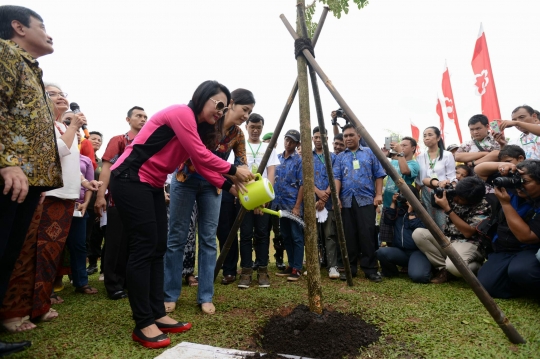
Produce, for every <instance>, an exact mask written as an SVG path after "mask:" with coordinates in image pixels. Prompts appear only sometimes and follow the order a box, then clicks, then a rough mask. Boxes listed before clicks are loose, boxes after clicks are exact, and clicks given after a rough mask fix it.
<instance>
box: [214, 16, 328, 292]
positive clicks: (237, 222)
mask: <svg viewBox="0 0 540 359" xmlns="http://www.w3.org/2000/svg"><path fill="white" fill-rule="evenodd" d="M326 15H328V8H325V9H324V10H323V13H322V14H321V18H320V20H319V23H318V25H317V28H316V29H315V33H314V34H313V40H312V43H313V46H315V44H316V43H317V40H318V38H319V35H320V34H321V31H322V27H323V25H324V20H325V19H326ZM297 92H298V79H297V80H295V82H294V85H293V87H292V89H291V92H290V93H289V97H288V98H287V102H286V103H285V106H284V107H283V111H281V116H280V117H279V120H278V123H277V125H276V128H275V129H274V135H273V136H272V138H271V139H270V143H269V144H268V147H267V148H266V152H265V153H264V156H263V158H262V160H261V164H260V165H259V168H258V170H257V172H258V173H260V174H262V173H263V172H264V169H265V168H266V164H267V163H268V160H269V159H270V155H271V154H272V150H273V149H274V147H275V145H276V142H277V139H278V137H279V135H280V133H281V130H283V125H284V124H285V120H286V119H287V116H288V115H289V111H290V109H291V107H292V104H293V102H294V98H295V97H296V93H297ZM246 212H247V210H246V209H245V208H244V207H242V208H240V211H239V212H238V215H237V216H236V219H235V220H234V223H233V226H232V227H231V231H230V232H229V235H228V236H227V240H226V241H225V243H224V244H223V248H222V249H221V251H220V253H219V257H218V259H217V261H216V268H215V269H214V281H215V280H216V278H217V277H218V275H219V271H220V270H221V267H222V266H223V262H225V258H226V257H227V254H228V253H229V250H230V249H231V246H232V244H233V242H234V240H235V239H236V238H237V235H238V229H239V228H240V224H241V223H242V220H243V219H244V216H245V215H246Z"/></svg>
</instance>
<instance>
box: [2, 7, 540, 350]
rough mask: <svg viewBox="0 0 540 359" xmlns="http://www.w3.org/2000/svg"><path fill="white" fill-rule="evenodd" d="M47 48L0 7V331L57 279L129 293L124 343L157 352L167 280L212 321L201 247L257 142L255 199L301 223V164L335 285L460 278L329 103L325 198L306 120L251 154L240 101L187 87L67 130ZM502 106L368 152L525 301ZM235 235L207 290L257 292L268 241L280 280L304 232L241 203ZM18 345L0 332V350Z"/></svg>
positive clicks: (482, 273) (528, 251)
mask: <svg viewBox="0 0 540 359" xmlns="http://www.w3.org/2000/svg"><path fill="white" fill-rule="evenodd" d="M52 52H53V48H52V38H51V37H50V36H49V35H47V33H46V31H45V27H44V25H43V19H42V18H41V17H40V16H39V15H38V14H37V13H35V12H34V11H32V10H30V9H27V8H23V7H18V6H0V73H1V74H0V75H1V76H0V178H1V180H0V184H1V185H2V187H3V191H2V194H1V196H0V299H2V303H1V306H0V321H1V325H2V327H3V328H5V329H6V330H8V331H12V332H20V331H26V330H32V329H34V328H35V327H36V324H35V323H36V322H40V321H41V322H47V321H51V320H55V319H56V318H57V317H58V312H56V311H55V310H54V309H53V308H52V307H51V305H57V304H61V303H62V302H63V299H62V298H61V297H60V296H59V294H58V293H61V291H62V289H63V288H64V278H63V277H64V276H66V275H67V276H69V280H70V282H71V285H72V286H73V288H74V290H75V291H76V292H78V293H81V295H95V294H96V293H97V292H98V291H97V289H96V288H94V287H92V286H91V285H90V284H89V281H88V276H89V275H92V274H94V273H96V272H97V271H100V277H99V279H100V280H103V281H104V286H105V289H106V291H107V295H108V297H109V298H110V299H111V300H122V299H124V298H129V303H130V306H131V310H132V312H133V319H134V321H135V329H134V330H133V332H132V339H133V340H134V341H137V342H139V343H141V344H142V345H143V346H145V347H148V348H162V347H165V346H168V345H169V344H170V339H169V337H168V335H167V334H168V333H181V332H184V331H187V330H189V329H190V328H191V324H190V323H183V322H178V321H176V320H174V319H173V318H171V317H170V316H169V313H171V312H173V311H174V310H175V309H176V302H177V300H178V299H179V297H180V295H181V291H182V281H183V280H184V279H185V282H186V284H187V285H189V286H195V287H197V303H198V304H199V305H200V307H201V311H202V312H203V313H205V314H208V315H212V314H214V313H215V311H216V308H215V306H214V304H213V295H214V270H215V267H216V259H217V258H216V257H217V251H218V250H217V244H218V243H219V246H220V249H221V248H223V246H224V243H225V241H226V239H227V237H228V235H229V232H230V230H231V228H232V227H233V223H234V220H235V218H236V215H237V213H238V211H239V209H240V206H241V205H240V203H239V201H237V197H238V195H239V193H244V192H246V185H247V184H248V183H249V182H250V181H252V180H254V179H255V174H256V173H257V172H258V171H259V165H260V163H261V161H262V158H263V156H264V154H265V153H266V152H267V151H270V152H271V153H270V156H269V160H268V163H267V166H266V168H265V169H264V171H263V174H262V176H263V177H264V178H266V179H268V181H269V182H270V183H271V184H272V185H273V188H274V191H275V198H274V199H273V201H272V202H270V203H267V204H266V205H265V206H266V207H270V208H272V209H275V210H281V211H288V212H290V213H291V214H292V215H293V216H292V217H294V216H296V217H302V216H303V212H304V208H303V196H304V191H303V186H304V182H303V171H302V158H303V157H305V156H313V162H314V183H315V187H314V192H315V197H316V212H317V219H318V225H317V232H318V238H319V243H318V244H319V260H320V265H321V268H323V267H324V268H325V269H326V270H327V273H328V277H329V278H330V279H334V280H336V279H341V280H346V274H345V270H344V267H345V264H344V262H343V259H342V255H341V251H340V248H339V246H338V244H337V235H336V233H337V228H336V222H335V214H336V211H340V213H341V216H342V218H343V227H344V232H345V240H346V248H347V252H348V260H349V264H350V267H351V270H352V275H353V277H357V276H358V268H360V270H361V271H362V272H363V274H364V276H365V277H366V278H367V279H368V280H369V281H372V282H376V283H378V282H381V281H382V280H383V278H391V277H395V276H398V275H400V273H407V274H408V276H409V277H410V278H411V280H412V281H413V282H416V283H434V284H440V283H444V282H446V281H449V280H451V279H452V278H454V277H459V276H461V274H460V272H459V271H458V270H457V268H456V266H455V265H454V264H453V263H452V261H450V260H449V258H448V257H447V255H446V253H445V251H444V250H443V249H442V248H441V247H440V246H439V244H438V242H437V241H436V240H435V238H434V237H433V235H432V233H431V232H430V231H429V230H427V229H426V228H425V225H424V223H422V221H421V220H420V219H419V218H418V217H417V216H416V214H415V210H414V208H413V207H412V206H411V205H410V204H409V203H408V201H407V199H406V198H404V196H402V195H401V193H400V192H399V188H398V186H397V185H396V183H395V182H394V181H393V180H392V179H391V178H389V177H387V175H386V172H385V170H384V166H383V165H382V164H381V163H380V162H379V160H378V159H377V157H376V156H375V155H374V153H373V151H372V150H371V149H370V148H369V147H367V146H366V144H365V143H364V142H363V140H362V138H361V136H360V134H359V132H358V130H357V128H356V127H355V126H354V125H352V124H350V123H347V124H345V125H344V126H343V127H340V126H339V124H338V122H337V118H338V117H343V118H345V119H346V118H347V116H346V114H345V113H343V111H341V110H338V111H333V112H332V113H331V117H332V125H333V141H332V144H333V153H330V160H331V162H332V170H333V176H334V180H335V187H336V190H337V193H338V203H333V202H332V198H331V191H330V183H329V177H328V175H327V171H326V163H325V156H324V153H323V145H322V143H323V138H324V137H325V136H326V137H327V136H328V134H327V133H325V132H324V131H322V130H321V129H320V128H319V127H315V128H314V129H313V130H312V141H313V143H312V144H303V151H300V145H301V143H300V132H299V131H297V130H289V131H287V132H286V134H285V135H284V137H283V140H284V149H283V151H281V150H278V149H277V148H268V147H269V142H270V140H271V139H272V137H273V133H271V132H267V133H265V130H264V125H265V119H264V117H263V116H261V115H260V114H257V113H254V112H253V110H254V107H255V104H256V101H255V96H254V94H253V93H252V92H251V91H249V90H246V89H242V88H239V89H236V90H234V91H232V92H230V91H229V90H228V89H227V87H225V86H224V85H222V84H220V83H218V82H216V81H205V82H203V83H201V84H200V85H199V86H198V87H197V88H196V89H195V91H194V93H193V96H192V98H191V100H190V101H189V102H188V104H185V105H172V106H170V107H167V108H165V109H163V110H161V111H159V112H157V113H156V114H154V115H153V116H152V117H151V118H150V119H149V118H148V116H147V114H146V112H145V110H144V108H143V107H140V106H134V107H132V108H131V109H129V110H128V111H127V116H126V122H127V126H126V131H127V132H125V133H123V134H118V135H117V136H114V137H112V138H111V139H109V140H108V141H107V140H106V139H104V138H103V135H102V134H101V133H100V132H97V131H94V132H90V133H87V132H85V131H86V125H87V120H86V118H85V116H84V114H83V113H81V112H80V111H78V109H77V108H74V107H73V106H72V107H71V108H72V109H73V110H72V111H70V106H69V105H70V104H69V102H68V94H67V93H66V92H64V89H62V88H61V87H60V86H59V85H57V84H53V83H43V80H42V72H41V69H40V68H39V64H38V62H37V59H38V58H39V57H41V56H45V55H47V54H50V53H52ZM66 90H69V89H66ZM511 116H512V120H508V121H499V123H498V129H497V130H498V131H499V132H496V131H494V130H492V129H491V128H490V124H489V121H488V119H487V118H486V117H485V116H484V115H475V116H472V117H471V118H470V120H469V122H468V126H469V130H470V134H471V140H470V141H467V142H465V143H463V144H461V145H450V146H448V147H445V146H444V142H443V138H442V136H441V132H440V130H439V129H438V128H437V127H434V126H431V127H428V128H426V129H425V130H424V132H423V143H424V145H425V150H424V152H422V153H421V154H419V155H415V154H416V150H417V146H418V144H417V140H416V139H414V138H412V137H408V136H407V137H403V138H401V140H397V139H396V140H394V141H392V142H391V143H390V144H389V147H390V148H387V146H386V144H385V146H384V147H383V148H382V150H383V151H384V152H385V153H386V155H387V157H388V161H389V163H390V165H391V166H393V167H394V168H395V169H396V170H397V171H398V173H399V175H400V176H401V177H402V179H403V181H404V182H405V183H406V184H407V185H408V186H409V188H410V189H411V191H412V192H413V194H414V195H415V196H417V197H418V198H419V199H421V201H422V204H423V206H424V207H425V208H426V210H427V211H428V212H429V214H430V216H431V217H432V218H433V219H434V220H435V222H436V223H437V225H438V226H439V227H440V228H441V230H442V231H443V233H444V234H445V236H446V237H448V239H449V240H450V241H451V243H452V246H453V247H454V248H455V249H456V251H457V252H458V253H459V255H460V256H461V257H462V259H463V260H464V262H465V263H466V264H467V265H468V266H469V268H470V269H471V271H472V272H473V273H475V274H476V275H477V276H478V279H479V280H480V282H481V283H482V285H483V286H484V287H485V288H486V290H487V291H488V292H489V293H490V294H491V295H492V296H493V297H498V298H511V297H516V296H520V295H535V296H539V295H540V252H539V249H540V216H539V218H536V214H537V213H539V212H540V206H539V204H538V203H539V202H540V140H539V136H540V121H539V117H540V113H539V112H538V111H535V110H534V109H532V108H531V107H529V106H526V105H524V106H519V107H517V108H516V109H515V110H514V111H513V112H512V114H511ZM509 127H515V128H517V129H518V130H519V131H521V133H522V134H521V135H520V136H519V138H518V139H517V140H514V141H510V142H508V141H507V139H506V138H505V137H504V134H503V133H502V131H504V129H506V128H509ZM244 131H245V133H247V136H246V135H245V134H244ZM246 137H247V138H246ZM105 143H107V144H106V147H105V151H104V154H103V155H102V157H101V158H98V156H97V152H98V151H99V150H100V148H101V147H102V145H103V144H105ZM310 147H311V148H312V151H311V153H310V152H309V148H310ZM239 232H240V233H239V234H240V235H239V238H237V239H236V240H235V241H234V242H233V244H232V246H231V248H230V250H229V252H228V254H227V256H226V258H225V261H224V263H223V266H222V268H221V269H222V274H223V277H222V279H221V284H222V285H230V284H233V283H236V285H237V286H238V288H239V289H243V290H245V289H247V288H250V286H258V287H260V288H269V287H270V286H271V281H272V280H271V278H270V276H269V270H268V266H269V264H270V253H271V252H270V243H271V238H272V243H273V248H274V251H275V254H274V259H275V265H276V267H277V272H275V275H276V276H278V277H283V278H286V280H287V281H290V282H297V281H298V280H300V279H301V277H302V276H303V275H304V272H303V265H304V228H303V227H302V225H300V224H299V222H298V221H296V220H294V218H290V217H282V218H278V217H276V216H271V215H269V214H266V213H263V212H262V211H261V210H260V209H255V210H253V211H249V212H248V213H247V214H246V215H245V217H244V220H243V222H242V223H241V226H240V231H239ZM272 232H273V235H272ZM216 238H217V240H216ZM253 253H255V256H253ZM285 253H286V257H285ZM196 255H197V261H195V256H196ZM100 258H101V261H100V262H98V259H100ZM285 258H286V259H285ZM239 262H240V264H239V266H238V263H239ZM196 263H197V271H196V270H195V264H196ZM285 263H287V264H285ZM98 264H101V266H100V268H98ZM255 273H256V279H254V274H255ZM29 345H30V343H29V342H19V343H6V342H0V356H1V355H7V354H10V353H13V352H17V351H19V350H22V349H24V348H26V347H28V346H29Z"/></svg>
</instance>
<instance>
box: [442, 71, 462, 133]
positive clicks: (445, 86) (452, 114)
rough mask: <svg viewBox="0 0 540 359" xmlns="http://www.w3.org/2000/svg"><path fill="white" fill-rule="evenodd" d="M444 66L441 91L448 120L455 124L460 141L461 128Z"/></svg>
mask: <svg viewBox="0 0 540 359" xmlns="http://www.w3.org/2000/svg"><path fill="white" fill-rule="evenodd" d="M444 67H445V69H444V72H443V75H442V92H443V96H444V105H445V107H446V114H447V115H448V118H449V119H450V121H452V122H453V123H454V125H455V126H456V131H457V134H458V138H459V143H462V142H463V140H462V139H461V130H460V128H459V121H458V117H457V112H456V104H455V102H454V94H453V92H452V85H451V84H450V74H449V72H448V66H446V64H444ZM441 131H442V129H441Z"/></svg>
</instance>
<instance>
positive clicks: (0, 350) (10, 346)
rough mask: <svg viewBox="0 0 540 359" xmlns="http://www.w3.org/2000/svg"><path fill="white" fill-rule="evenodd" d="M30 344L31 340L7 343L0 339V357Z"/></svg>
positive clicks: (18, 350) (16, 351)
mask: <svg viewBox="0 0 540 359" xmlns="http://www.w3.org/2000/svg"><path fill="white" fill-rule="evenodd" d="M31 345H32V342H13V343H7V342H3V341H0V357H3V356H6V355H10V354H13V353H18V352H20V351H21V350H24V349H26V348H29V347H30V346H31Z"/></svg>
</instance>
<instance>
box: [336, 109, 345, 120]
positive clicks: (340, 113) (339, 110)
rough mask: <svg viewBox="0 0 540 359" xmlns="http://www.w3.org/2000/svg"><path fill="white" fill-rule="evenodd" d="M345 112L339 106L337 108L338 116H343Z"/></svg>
mask: <svg viewBox="0 0 540 359" xmlns="http://www.w3.org/2000/svg"><path fill="white" fill-rule="evenodd" d="M343 114H344V112H343V110H342V109H340V108H338V109H337V110H336V117H340V118H343Z"/></svg>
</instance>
